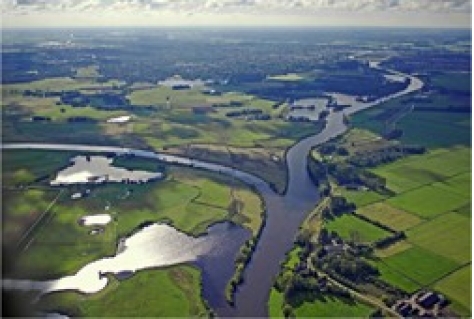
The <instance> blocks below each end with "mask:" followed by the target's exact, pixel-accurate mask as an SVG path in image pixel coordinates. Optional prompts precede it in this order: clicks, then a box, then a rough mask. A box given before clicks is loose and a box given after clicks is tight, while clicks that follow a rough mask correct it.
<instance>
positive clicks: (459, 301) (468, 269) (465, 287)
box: [434, 265, 472, 316]
mask: <svg viewBox="0 0 474 319" xmlns="http://www.w3.org/2000/svg"><path fill="white" fill-rule="evenodd" d="M471 278H472V266H471V265H468V266H465V267H463V268H461V269H459V270H457V271H456V272H454V273H452V274H450V275H449V276H447V277H445V278H443V279H441V280H440V281H438V282H437V283H436V284H435V285H434V287H435V289H437V290H439V291H441V292H442V293H444V294H446V295H447V296H448V297H449V298H450V299H451V300H453V304H452V305H451V306H450V307H452V308H453V309H454V310H455V311H457V312H459V313H460V314H461V315H463V316H469V315H470V314H471V307H472V304H471V302H472V299H471V296H472V288H471V287H470V285H469V283H470V282H471Z"/></svg>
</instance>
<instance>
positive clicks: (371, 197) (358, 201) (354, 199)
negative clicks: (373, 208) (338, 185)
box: [340, 189, 386, 207]
mask: <svg viewBox="0 0 474 319" xmlns="http://www.w3.org/2000/svg"><path fill="white" fill-rule="evenodd" d="M340 193H341V195H342V196H344V197H345V198H347V200H348V201H350V202H351V203H354V204H355V205H356V206H357V207H364V206H367V205H369V204H372V203H375V202H379V201H381V200H383V199H384V198H386V196H384V195H381V194H379V193H377V192H374V191H370V190H364V191H354V190H348V189H342V190H341V191H340Z"/></svg>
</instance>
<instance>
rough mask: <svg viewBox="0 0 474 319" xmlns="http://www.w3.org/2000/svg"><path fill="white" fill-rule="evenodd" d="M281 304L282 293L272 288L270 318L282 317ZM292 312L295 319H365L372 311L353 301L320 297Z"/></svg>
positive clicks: (269, 305)
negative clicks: (329, 318)
mask: <svg viewBox="0 0 474 319" xmlns="http://www.w3.org/2000/svg"><path fill="white" fill-rule="evenodd" d="M283 302H284V299H283V293H281V292H278V291H277V290H276V289H275V288H273V289H272V290H271V292H270V299H269V301H268V312H269V317H270V318H282V317H284V315H283V310H282V304H283ZM293 311H294V314H295V317H296V318H328V317H331V318H334V317H336V318H351V317H352V318H356V317H357V318H366V317H368V316H369V315H370V314H371V313H372V312H373V311H374V309H373V308H371V307H369V306H367V305H365V304H362V303H360V302H358V301H355V300H353V299H342V298H336V297H332V296H322V297H320V298H318V299H316V300H314V301H313V302H304V303H303V304H302V305H301V306H300V307H297V308H295V309H294V310H293Z"/></svg>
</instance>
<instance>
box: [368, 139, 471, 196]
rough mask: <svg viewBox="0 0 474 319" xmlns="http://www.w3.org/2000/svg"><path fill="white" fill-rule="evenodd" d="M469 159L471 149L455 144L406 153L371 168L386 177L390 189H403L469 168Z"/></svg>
mask: <svg viewBox="0 0 474 319" xmlns="http://www.w3.org/2000/svg"><path fill="white" fill-rule="evenodd" d="M470 163H471V150H470V149H469V148H466V147H454V148H449V149H439V150H433V151H429V152H428V153H426V154H423V155H414V156H410V157H406V158H403V159H401V160H398V161H396V162H393V163H390V164H387V165H381V166H379V167H376V168H374V169H372V172H374V173H375V174H377V175H380V176H382V177H385V178H386V179H387V187H388V188H389V189H390V190H392V191H395V192H397V193H402V192H406V191H408V190H410V189H413V188H417V187H420V186H422V185H427V184H431V183H434V182H438V181H443V180H445V179H446V178H447V177H451V176H455V175H457V174H461V173H464V172H469V171H470V169H469V167H470ZM466 191H467V189H466Z"/></svg>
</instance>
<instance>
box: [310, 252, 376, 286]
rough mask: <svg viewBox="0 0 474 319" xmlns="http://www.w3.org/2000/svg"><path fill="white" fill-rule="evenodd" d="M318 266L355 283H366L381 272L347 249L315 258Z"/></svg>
mask: <svg viewBox="0 0 474 319" xmlns="http://www.w3.org/2000/svg"><path fill="white" fill-rule="evenodd" d="M313 262H314V264H315V265H317V266H318V268H320V269H322V270H323V271H325V272H327V273H329V274H332V273H335V274H338V275H340V276H342V277H344V278H346V279H348V280H350V281H352V282H354V283H364V282H368V281H370V279H371V278H372V277H374V276H377V275H378V274H379V271H378V270H377V268H375V267H373V266H372V265H370V264H369V263H367V262H365V261H364V260H362V259H361V258H358V257H356V256H354V255H352V254H351V253H349V252H347V251H343V252H341V253H338V254H326V255H325V256H324V257H322V258H314V259H313Z"/></svg>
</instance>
